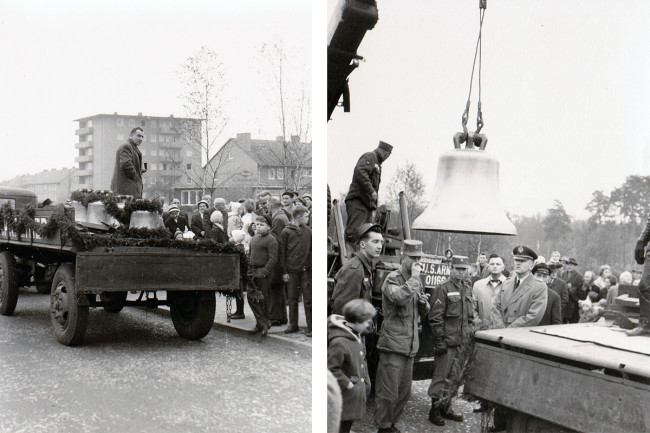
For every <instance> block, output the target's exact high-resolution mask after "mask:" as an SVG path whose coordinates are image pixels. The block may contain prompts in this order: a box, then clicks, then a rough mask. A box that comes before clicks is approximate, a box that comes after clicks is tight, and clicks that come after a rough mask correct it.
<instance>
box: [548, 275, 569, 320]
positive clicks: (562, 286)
mask: <svg viewBox="0 0 650 433" xmlns="http://www.w3.org/2000/svg"><path fill="white" fill-rule="evenodd" d="M547 286H548V288H549V289H551V290H553V291H554V292H555V293H557V294H558V295H560V302H561V304H562V316H564V317H566V318H568V317H571V316H570V315H568V316H567V312H568V308H567V305H568V304H569V288H568V287H567V284H566V282H565V281H564V280H563V279H562V278H557V277H556V278H553V281H551V282H550V283H548V284H547ZM564 317H563V318H564Z"/></svg>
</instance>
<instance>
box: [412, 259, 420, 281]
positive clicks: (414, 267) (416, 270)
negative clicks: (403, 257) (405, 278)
mask: <svg viewBox="0 0 650 433" xmlns="http://www.w3.org/2000/svg"><path fill="white" fill-rule="evenodd" d="M421 272H422V265H421V264H420V263H418V262H415V263H413V264H412V265H411V276H412V277H416V278H417V277H419V276H420V273H421Z"/></svg>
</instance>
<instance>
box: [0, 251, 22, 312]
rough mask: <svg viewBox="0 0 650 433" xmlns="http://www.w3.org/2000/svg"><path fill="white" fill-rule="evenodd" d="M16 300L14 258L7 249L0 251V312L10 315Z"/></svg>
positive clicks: (16, 288) (16, 272) (16, 284)
mask: <svg viewBox="0 0 650 433" xmlns="http://www.w3.org/2000/svg"><path fill="white" fill-rule="evenodd" d="M17 302H18V271H17V269H16V258H15V257H14V255H13V254H11V253H10V252H8V251H2V253H0V314H2V315H3V316H11V315H12V314H14V310H15V309H16V303H17Z"/></svg>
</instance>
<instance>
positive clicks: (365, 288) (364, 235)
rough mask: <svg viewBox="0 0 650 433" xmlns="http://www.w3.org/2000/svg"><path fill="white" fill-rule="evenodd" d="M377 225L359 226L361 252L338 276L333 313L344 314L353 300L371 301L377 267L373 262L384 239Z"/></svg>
mask: <svg viewBox="0 0 650 433" xmlns="http://www.w3.org/2000/svg"><path fill="white" fill-rule="evenodd" d="M380 230H381V228H380V227H379V225H377V224H371V223H365V224H362V225H361V226H359V230H358V232H357V233H358V236H359V239H360V241H359V251H358V252H357V254H356V255H355V256H354V257H353V258H352V259H351V260H350V261H349V262H348V263H346V264H345V266H343V267H342V268H341V269H340V270H339V271H338V273H337V274H336V286H335V287H334V292H333V293H332V312H333V313H334V314H339V315H342V314H343V306H344V305H345V304H347V303H348V302H349V301H351V300H353V299H359V298H361V299H365V300H366V301H369V302H370V301H371V296H372V287H373V283H374V275H375V267H374V263H373V260H375V259H376V258H377V257H379V254H381V249H382V246H383V245H384V237H383V236H382V234H381V231H380Z"/></svg>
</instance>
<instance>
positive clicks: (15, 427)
mask: <svg viewBox="0 0 650 433" xmlns="http://www.w3.org/2000/svg"><path fill="white" fill-rule="evenodd" d="M48 307H49V298H48V296H47V295H39V294H36V293H35V292H32V291H30V292H25V291H21V293H20V296H19V299H18V306H17V308H16V313H15V315H14V316H12V317H5V316H0V420H2V421H1V422H0V432H30V433H32V432H107V431H114V432H207V431H210V432H235V433H236V432H271V433H273V432H278V433H280V432H281V433H284V432H309V431H311V354H310V350H308V348H304V347H300V346H299V345H291V344H287V343H282V342H277V341H270V340H268V339H267V340H266V341H261V339H260V338H259V337H245V336H239V335H232V334H228V333H224V332H220V331H218V330H216V329H213V330H212V331H211V332H210V334H208V336H207V337H206V338H204V339H203V340H201V341H187V340H184V339H182V338H181V337H179V336H178V335H177V334H176V332H175V330H174V327H173V325H172V323H171V320H170V319H168V318H165V317H163V316H160V315H158V314H155V313H152V312H151V311H146V310H140V309H134V308H125V309H124V310H123V311H122V312H121V313H119V314H117V315H111V314H108V313H105V312H104V311H103V310H101V309H91V312H90V313H91V314H90V319H89V326H88V331H87V333H86V337H85V339H84V343H83V344H82V345H81V346H79V347H66V346H63V345H61V344H59V343H57V342H56V340H55V339H54V337H53V335H52V330H51V326H50V318H49V311H48Z"/></svg>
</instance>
